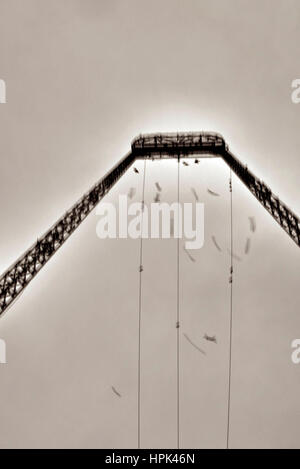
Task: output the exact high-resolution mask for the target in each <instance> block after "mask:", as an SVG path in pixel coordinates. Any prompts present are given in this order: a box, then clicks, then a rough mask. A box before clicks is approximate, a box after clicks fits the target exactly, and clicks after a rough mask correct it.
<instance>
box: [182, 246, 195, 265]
mask: <svg viewBox="0 0 300 469" xmlns="http://www.w3.org/2000/svg"><path fill="white" fill-rule="evenodd" d="M183 250H184V251H185V253H186V254H187V256H188V257H189V259H190V260H191V261H192V262H196V261H195V259H194V258H193V257H192V256H191V255H190V253H189V251H188V250H187V249H186V247H185V246H183Z"/></svg>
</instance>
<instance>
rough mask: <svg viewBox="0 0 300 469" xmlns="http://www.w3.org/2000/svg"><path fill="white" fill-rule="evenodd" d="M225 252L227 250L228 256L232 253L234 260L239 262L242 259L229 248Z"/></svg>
mask: <svg viewBox="0 0 300 469" xmlns="http://www.w3.org/2000/svg"><path fill="white" fill-rule="evenodd" d="M227 252H228V254H229V255H230V256H231V255H232V257H233V258H234V259H235V260H236V261H239V262H241V260H242V259H241V258H240V257H239V256H237V255H236V254H234V252H233V251H230V249H227Z"/></svg>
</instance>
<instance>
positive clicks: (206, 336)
mask: <svg viewBox="0 0 300 469" xmlns="http://www.w3.org/2000/svg"><path fill="white" fill-rule="evenodd" d="M204 339H205V340H207V341H208V342H213V343H214V344H217V338H216V336H215V335H214V336H212V337H211V336H209V335H207V334H205V335H204Z"/></svg>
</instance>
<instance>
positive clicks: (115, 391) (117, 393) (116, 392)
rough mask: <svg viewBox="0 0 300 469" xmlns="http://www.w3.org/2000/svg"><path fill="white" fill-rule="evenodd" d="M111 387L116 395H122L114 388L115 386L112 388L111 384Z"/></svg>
mask: <svg viewBox="0 0 300 469" xmlns="http://www.w3.org/2000/svg"><path fill="white" fill-rule="evenodd" d="M111 389H112V390H113V392H114V393H115V394H116V396H118V397H122V396H121V394H120V393H119V392H118V391H117V390H116V388H114V387H113V386H112V387H111Z"/></svg>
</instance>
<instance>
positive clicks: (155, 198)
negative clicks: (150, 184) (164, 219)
mask: <svg viewBox="0 0 300 469" xmlns="http://www.w3.org/2000/svg"><path fill="white" fill-rule="evenodd" d="M154 202H155V203H156V204H157V203H159V202H160V195H159V193H158V192H157V193H156V195H155V197H154Z"/></svg>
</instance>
